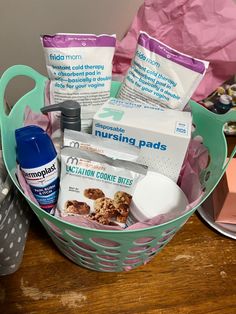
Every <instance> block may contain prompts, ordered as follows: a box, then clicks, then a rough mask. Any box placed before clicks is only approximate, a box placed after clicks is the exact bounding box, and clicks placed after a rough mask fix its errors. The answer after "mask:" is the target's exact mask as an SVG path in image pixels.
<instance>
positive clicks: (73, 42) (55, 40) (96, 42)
mask: <svg viewBox="0 0 236 314" xmlns="http://www.w3.org/2000/svg"><path fill="white" fill-rule="evenodd" d="M41 40H42V44H43V46H44V47H46V48H52V47H55V48H67V47H115V45H116V37H115V36H111V35H98V36H97V35H83V34H82V35H80V34H55V35H42V36H41Z"/></svg>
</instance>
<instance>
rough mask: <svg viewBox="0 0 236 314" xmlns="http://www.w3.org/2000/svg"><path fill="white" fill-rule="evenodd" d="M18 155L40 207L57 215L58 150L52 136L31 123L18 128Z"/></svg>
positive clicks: (16, 135) (16, 133) (26, 178)
mask: <svg viewBox="0 0 236 314" xmlns="http://www.w3.org/2000/svg"><path fill="white" fill-rule="evenodd" d="M15 138H16V154H17V161H18V163H19V165H20V167H21V170H22V172H23V175H24V177H25V180H26V182H27V183H28V185H29V186H30V189H31V191H32V193H33V195H34V197H35V198H36V200H37V201H38V203H39V206H40V207H41V208H42V209H44V210H45V211H46V212H48V213H50V214H54V208H55V205H56V203H57V198H58V191H59V165H58V161H57V153H56V150H55V147H54V145H53V143H52V140H51V138H50V137H49V135H48V134H47V133H46V132H45V131H44V130H43V129H42V128H40V127H38V126H35V125H29V126H26V127H22V128H19V129H16V131H15Z"/></svg>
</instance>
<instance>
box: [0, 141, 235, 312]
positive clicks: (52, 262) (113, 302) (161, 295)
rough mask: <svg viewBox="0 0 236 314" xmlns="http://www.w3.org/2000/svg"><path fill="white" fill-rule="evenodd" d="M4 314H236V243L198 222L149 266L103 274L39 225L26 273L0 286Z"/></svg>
mask: <svg viewBox="0 0 236 314" xmlns="http://www.w3.org/2000/svg"><path fill="white" fill-rule="evenodd" d="M230 141H232V144H230V147H231V148H232V145H233V144H234V143H235V138H233V139H232V140H230ZM0 313H1V314H47V313H50V314H66V313H71V314H74V313H89V314H90V313H94V314H106V313H108V314H110V313H111V314H113V313H114V314H120V313H122V314H123V313H127V314H131V313H139V314H185V313H191V314H206V313H214V314H235V313H236V242H235V240H232V239H230V238H227V237H225V236H223V235H221V234H219V233H217V232H216V231H214V230H212V229H211V228H210V227H209V226H208V225H206V224H205V223H204V222H203V221H202V220H201V219H200V218H199V216H198V215H197V214H194V215H193V216H192V217H191V218H190V219H189V220H188V221H187V223H186V224H185V225H184V226H183V227H182V229H181V230H180V231H179V232H178V233H177V234H176V235H175V237H174V238H173V239H172V240H171V241H170V243H169V244H168V245H167V246H166V247H165V248H164V249H163V250H162V251H161V252H160V253H159V254H158V255H157V256H156V257H155V258H154V259H153V260H152V261H151V262H150V263H148V264H147V265H145V266H141V267H139V268H137V269H136V270H133V271H130V272H124V273H100V272H95V271H91V270H88V269H85V268H81V267H79V266H77V265H75V264H74V263H72V262H71V261H69V260H68V259H67V258H66V257H64V256H63V255H62V254H61V253H60V252H59V251H58V250H57V249H56V247H55V246H54V244H53V243H52V241H51V240H50V238H49V236H48V235H47V233H46V232H45V230H44V229H43V227H42V226H41V224H40V223H39V221H38V220H37V218H36V217H34V218H33V220H32V222H31V227H30V232H29V236H28V239H27V243H26V248H25V254H24V258H23V262H22V264H21V267H20V269H19V270H18V271H17V272H16V273H14V274H12V275H8V276H5V277H1V278H0Z"/></svg>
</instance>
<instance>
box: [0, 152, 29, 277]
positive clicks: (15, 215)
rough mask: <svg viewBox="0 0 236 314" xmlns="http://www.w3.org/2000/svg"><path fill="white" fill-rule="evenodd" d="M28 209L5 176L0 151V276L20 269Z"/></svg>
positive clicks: (27, 227) (27, 224)
mask: <svg viewBox="0 0 236 314" xmlns="http://www.w3.org/2000/svg"><path fill="white" fill-rule="evenodd" d="M28 208H29V207H28V205H27V203H26V201H25V199H24V198H23V197H22V195H21V193H19V191H18V190H17V189H16V188H15V186H14V184H12V181H11V179H10V177H9V175H8V174H7V171H6V169H5V166H4V163H3V159H2V151H1V150H0V276H3V275H8V274H11V273H13V272H15V271H16V270H17V269H18V268H19V267H20V264H21V261H22V257H23V253H24V248H25V242H26V238H27V234H28V229H29V222H30V211H29V210H28Z"/></svg>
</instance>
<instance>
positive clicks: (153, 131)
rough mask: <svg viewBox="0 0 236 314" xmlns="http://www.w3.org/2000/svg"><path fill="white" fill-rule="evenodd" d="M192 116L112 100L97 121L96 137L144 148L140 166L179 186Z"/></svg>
mask: <svg viewBox="0 0 236 314" xmlns="http://www.w3.org/2000/svg"><path fill="white" fill-rule="evenodd" d="M191 125H192V116H191V113H190V112H184V111H177V110H172V109H165V108H162V107H161V106H157V105H155V106H154V105H148V104H140V103H133V102H129V101H126V100H121V99H117V98H110V99H109V100H108V101H107V102H106V103H104V104H103V106H101V108H100V109H99V110H98V112H97V113H96V114H95V116H94V118H93V134H94V135H96V136H98V137H101V138H106V139H110V140H111V141H113V142H114V145H118V143H120V142H122V143H128V144H131V145H135V146H137V147H139V148H140V155H139V159H138V162H139V163H142V164H145V165H147V166H148V167H149V170H153V171H157V172H159V173H162V174H164V175H166V176H168V177H169V178H171V179H172V180H174V181H175V182H176V181H177V179H178V177H179V173H180V170H181V166H182V164H183V160H184V157H185V155H186V151H187V148H188V144H189V141H190V138H191Z"/></svg>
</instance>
